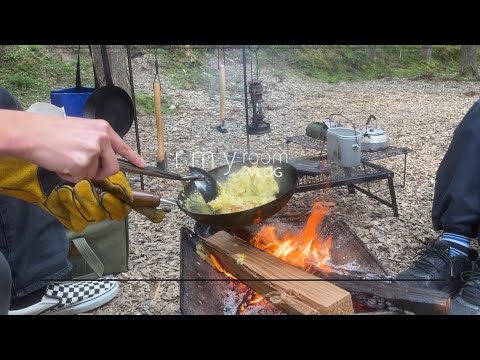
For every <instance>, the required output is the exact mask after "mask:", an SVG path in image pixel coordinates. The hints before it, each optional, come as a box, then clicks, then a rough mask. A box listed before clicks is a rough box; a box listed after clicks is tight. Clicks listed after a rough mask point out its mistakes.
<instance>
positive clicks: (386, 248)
mask: <svg viewBox="0 0 480 360" xmlns="http://www.w3.org/2000/svg"><path fill="white" fill-rule="evenodd" d="M239 59H240V53H227V63H226V81H227V103H226V109H227V121H226V124H227V128H228V133H227V134H221V133H219V132H218V131H216V130H215V127H216V126H217V125H218V124H219V121H218V119H219V95H218V88H219V85H218V77H217V75H216V74H217V72H216V68H217V57H216V55H215V54H212V55H209V56H207V57H206V58H205V59H204V62H205V67H206V69H207V70H206V72H205V76H206V79H207V80H206V81H205V82H204V83H203V84H199V85H198V86H195V87H192V88H190V89H179V88H176V87H175V86H173V85H172V79H171V76H169V74H162V92H163V93H165V94H167V95H168V96H169V97H170V100H171V102H172V103H173V104H174V105H175V107H176V108H175V109H174V110H173V111H172V112H171V113H169V114H168V115H165V116H164V122H165V149H166V151H167V153H168V161H169V169H170V170H176V171H178V172H180V173H186V166H188V165H191V164H192V163H193V162H192V159H191V154H192V152H193V151H207V150H208V151H212V152H216V153H218V154H219V155H220V156H219V158H218V159H217V160H216V162H215V163H214V164H210V163H209V162H207V163H205V164H204V165H205V167H206V168H210V167H212V165H214V166H219V165H220V162H221V158H222V156H223V154H224V153H225V152H226V151H240V152H244V151H246V148H247V145H246V133H245V111H244V97H243V70H242V64H241V62H240V61H239ZM133 64H134V77H135V87H136V89H135V90H136V91H146V92H151V91H152V88H151V86H152V85H151V84H152V80H153V73H154V65H153V59H152V56H151V55H148V56H143V57H139V58H135V59H134V60H133ZM260 79H261V80H262V83H263V87H264V96H263V98H264V100H265V106H266V109H267V111H266V120H267V121H269V122H270V124H271V128H272V132H271V133H269V134H266V135H262V136H251V137H250V149H251V151H252V152H258V153H270V154H272V153H285V152H286V142H285V138H286V137H287V136H293V135H300V134H304V132H305V128H306V126H307V125H308V124H309V123H310V122H312V121H316V120H322V119H324V118H326V117H327V116H328V115H329V114H331V113H341V114H343V115H344V116H346V117H348V118H350V119H353V120H354V122H355V125H356V126H357V127H362V126H363V124H364V122H365V121H366V119H367V118H368V116H369V115H370V114H374V115H375V116H376V118H377V119H378V121H379V125H380V127H382V128H384V129H385V130H386V132H387V134H388V135H389V136H390V139H391V144H392V145H396V146H408V147H410V148H412V149H413V150H414V152H413V153H411V154H409V155H408V158H407V173H406V187H405V188H400V187H397V189H396V195H397V201H398V206H399V212H400V216H399V217H398V218H396V217H394V216H393V212H392V210H391V209H390V208H388V207H386V206H384V205H381V204H380V203H378V202H376V201H375V200H373V199H370V198H368V197H366V196H365V195H363V194H360V193H357V194H352V195H351V194H348V192H347V189H346V188H345V187H341V188H335V189H327V190H322V191H311V192H307V193H302V194H295V195H294V196H293V198H292V200H291V201H290V203H289V204H288V206H289V208H295V209H296V210H299V211H308V210H309V208H310V207H311V205H312V203H313V201H315V200H317V199H322V200H325V201H329V202H331V203H334V204H335V206H334V207H333V208H332V211H331V216H332V217H335V218H343V219H345V220H346V221H347V222H348V223H349V224H351V227H352V229H354V231H356V233H357V234H358V236H359V237H360V238H361V239H362V240H363V241H364V242H365V243H366V244H367V246H368V247H369V248H370V250H371V251H372V252H373V253H374V254H375V255H376V256H377V257H378V258H379V259H380V261H382V263H383V264H384V265H385V266H386V267H388V268H390V269H391V270H392V272H393V273H397V272H398V271H401V270H403V269H405V268H406V267H408V266H409V265H410V264H411V263H412V261H413V260H414V259H415V258H416V256H417V254H418V252H419V251H421V250H422V249H423V248H424V247H425V245H426V244H427V242H428V241H430V240H431V239H433V238H435V237H437V236H438V235H439V234H438V233H436V232H435V231H433V230H432V228H431V220H430V211H431V203H432V196H433V189H434V185H435V172H436V170H437V167H438V165H439V163H440V161H441V159H442V156H443V154H444V153H445V151H446V149H447V147H448V144H449V142H450V139H451V136H452V133H453V130H454V128H455V126H456V125H457V124H458V123H459V121H460V120H461V119H462V117H463V116H464V115H465V113H466V112H467V110H468V109H469V108H470V106H471V105H472V104H473V103H474V101H475V100H477V96H478V94H477V93H476V92H477V91H479V90H478V83H476V82H455V81H448V82H440V81H413V80H406V79H382V80H376V81H361V82H354V83H340V84H326V83H321V82H318V81H314V80H311V79H305V78H301V77H298V76H296V75H294V74H292V73H291V72H289V71H286V70H284V68H283V66H282V64H281V63H280V62H279V60H276V59H271V60H269V61H268V62H266V63H263V64H261V69H260ZM139 136H140V143H141V150H142V155H143V156H144V157H145V158H146V159H147V161H148V162H150V163H152V164H153V163H155V159H156V148H157V147H156V130H155V119H154V117H153V116H150V115H148V116H146V115H142V114H140V115H139ZM126 140H127V141H128V142H129V144H130V145H132V146H136V143H135V133H134V129H133V127H132V130H131V131H130V133H129V134H127V136H126ZM290 146H292V145H290ZM290 151H291V155H292V154H295V155H297V154H301V155H307V154H312V153H311V152H309V151H307V150H306V149H302V148H299V147H293V146H292V147H291V148H290ZM312 155H315V154H314V153H313V154H312ZM176 160H177V161H176ZM379 163H380V164H382V165H385V166H387V167H388V168H391V169H392V170H394V171H395V174H396V178H395V182H396V183H399V182H400V180H401V177H400V174H401V172H402V165H403V160H402V157H394V158H390V159H385V160H381V161H379ZM196 165H197V166H198V163H196ZM129 177H130V180H131V181H132V184H133V187H134V188H139V187H140V186H139V178H138V176H135V175H132V176H130V175H129ZM145 184H146V186H145V189H146V190H150V191H156V192H159V193H160V194H162V196H164V197H175V196H176V194H177V193H178V191H179V190H180V189H181V185H182V184H181V183H178V182H175V181H165V180H161V179H154V178H145ZM382 186H383V185H382ZM385 195H388V192H387V193H385ZM129 220H130V238H131V270H130V271H129V272H127V273H124V274H120V275H119V276H118V279H122V280H123V281H122V282H121V283H120V286H121V289H120V292H119V295H118V296H117V297H116V298H115V299H114V300H113V301H112V302H110V303H109V304H107V305H106V306H104V307H103V308H101V309H98V310H96V311H95V312H94V313H96V314H180V310H179V284H178V282H176V281H160V282H158V281H149V280H148V279H151V278H157V279H158V278H162V279H175V278H178V277H179V229H180V227H181V226H189V227H193V225H194V222H193V220H191V219H190V218H188V217H187V216H186V215H184V214H183V213H182V212H180V210H178V209H173V210H172V212H171V213H169V214H168V215H167V218H166V220H164V221H163V222H162V223H160V224H151V223H149V222H148V221H147V220H146V219H145V218H144V217H142V216H141V215H138V214H136V213H132V214H131V215H130V218H129ZM132 279H135V281H133V280H132ZM128 280H131V281H128ZM139 280H141V281H139ZM155 294H157V296H156V297H155Z"/></svg>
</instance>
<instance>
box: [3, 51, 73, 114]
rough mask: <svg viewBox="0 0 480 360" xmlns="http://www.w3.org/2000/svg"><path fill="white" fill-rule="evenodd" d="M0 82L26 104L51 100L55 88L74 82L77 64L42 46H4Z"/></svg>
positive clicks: (24, 105)
mask: <svg viewBox="0 0 480 360" xmlns="http://www.w3.org/2000/svg"><path fill="white" fill-rule="evenodd" d="M2 50H3V51H2V57H1V59H0V85H2V86H4V87H6V88H8V89H9V90H10V91H11V92H13V93H14V94H15V96H16V97H17V98H18V99H19V101H20V103H21V104H22V106H23V107H25V108H26V107H28V106H30V105H31V104H32V103H34V102H36V101H45V102H50V91H51V90H52V89H54V88H61V87H69V86H74V85H75V67H74V65H72V64H67V63H64V62H62V61H61V59H60V58H59V57H58V56H56V55H54V54H52V53H50V52H49V51H48V50H47V49H46V48H45V47H44V46H42V45H8V46H4V47H3V49H2Z"/></svg>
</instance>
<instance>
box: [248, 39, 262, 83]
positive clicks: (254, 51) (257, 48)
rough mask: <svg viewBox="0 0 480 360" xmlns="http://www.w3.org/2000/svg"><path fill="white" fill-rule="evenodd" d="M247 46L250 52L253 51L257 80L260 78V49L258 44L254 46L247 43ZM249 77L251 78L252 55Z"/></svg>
mask: <svg viewBox="0 0 480 360" xmlns="http://www.w3.org/2000/svg"><path fill="white" fill-rule="evenodd" d="M248 48H249V50H250V51H251V52H253V53H255V62H256V64H257V65H256V72H257V80H258V79H259V78H260V70H259V66H258V50H259V49H260V45H257V46H256V47H255V46H252V45H249V46H248ZM250 77H251V78H253V57H251V58H250Z"/></svg>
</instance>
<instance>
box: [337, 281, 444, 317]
mask: <svg viewBox="0 0 480 360" xmlns="http://www.w3.org/2000/svg"><path fill="white" fill-rule="evenodd" d="M332 283H333V284H335V285H337V286H339V287H341V288H342V289H344V290H347V291H348V292H350V293H351V295H352V298H353V302H354V303H355V304H361V305H363V306H365V307H367V308H370V309H375V310H388V311H396V312H401V313H412V314H416V315H447V314H448V311H449V309H450V296H449V295H448V294H446V293H444V292H441V291H436V290H429V289H420V288H414V287H410V286H403V285H399V284H395V283H391V282H383V281H361V280H357V281H332Z"/></svg>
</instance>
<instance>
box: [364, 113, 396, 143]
mask: <svg viewBox="0 0 480 360" xmlns="http://www.w3.org/2000/svg"><path fill="white" fill-rule="evenodd" d="M372 119H373V120H375V122H376V127H369V124H370V121H371V120H372ZM360 132H361V134H362V151H379V150H384V149H386V148H388V147H389V146H390V139H389V137H388V136H387V134H386V133H385V131H384V130H383V129H380V128H379V127H378V122H377V118H376V117H375V116H373V115H370V116H369V117H368V119H367V122H366V124H365V127H364V128H363V129H361V130H360Z"/></svg>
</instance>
